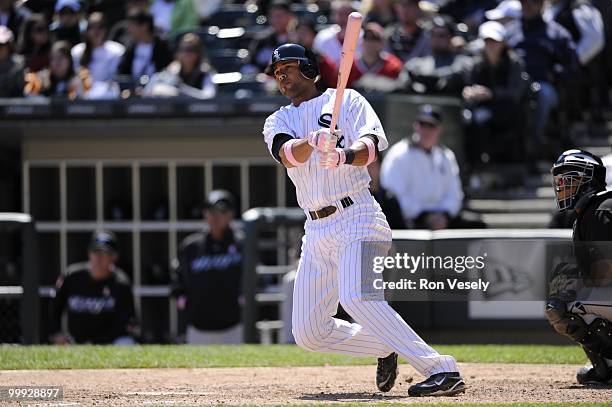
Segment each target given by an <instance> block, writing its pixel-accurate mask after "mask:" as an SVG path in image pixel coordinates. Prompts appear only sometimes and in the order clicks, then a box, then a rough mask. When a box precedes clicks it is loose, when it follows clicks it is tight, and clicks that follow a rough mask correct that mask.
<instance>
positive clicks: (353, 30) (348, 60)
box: [329, 11, 363, 132]
mask: <svg viewBox="0 0 612 407" xmlns="http://www.w3.org/2000/svg"><path fill="white" fill-rule="evenodd" d="M362 20H363V17H362V16H361V14H359V13H358V12H356V11H354V12H352V13H351V14H349V17H348V21H347V23H346V32H345V34H344V42H343V43H342V57H341V59H340V69H338V83H337V85H336V98H335V100H334V110H333V111H332V119H331V124H330V126H329V129H330V130H331V131H332V132H333V131H334V130H335V129H336V123H337V122H338V116H339V115H340V108H341V107H342V96H343V95H344V89H346V83H347V82H348V78H349V75H350V73H351V67H352V66H353V60H354V59H355V48H357V40H358V39H359V31H361V21H362Z"/></svg>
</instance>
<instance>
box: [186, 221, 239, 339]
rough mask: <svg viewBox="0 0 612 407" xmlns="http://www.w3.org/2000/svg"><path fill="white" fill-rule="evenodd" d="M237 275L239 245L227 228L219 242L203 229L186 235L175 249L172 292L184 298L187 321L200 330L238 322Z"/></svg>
mask: <svg viewBox="0 0 612 407" xmlns="http://www.w3.org/2000/svg"><path fill="white" fill-rule="evenodd" d="M241 275H242V254H241V248H240V244H239V239H238V238H237V234H236V233H234V232H233V231H232V230H231V229H228V230H227V231H226V233H225V235H224V236H223V238H222V239H221V240H220V241H216V240H213V239H212V238H211V236H210V234H209V233H207V232H201V233H194V234H193V235H190V236H187V237H186V238H185V240H183V242H182V243H181V247H180V250H179V255H178V269H177V270H176V276H175V278H176V285H175V288H174V293H175V294H177V295H183V294H184V295H185V296H186V297H187V305H186V312H187V319H188V322H189V324H190V325H192V326H194V327H195V328H197V329H200V330H203V331H215V330H223V329H228V328H231V327H232V326H235V325H236V324H238V323H239V322H240V304H239V297H240V292H241V287H240V284H241Z"/></svg>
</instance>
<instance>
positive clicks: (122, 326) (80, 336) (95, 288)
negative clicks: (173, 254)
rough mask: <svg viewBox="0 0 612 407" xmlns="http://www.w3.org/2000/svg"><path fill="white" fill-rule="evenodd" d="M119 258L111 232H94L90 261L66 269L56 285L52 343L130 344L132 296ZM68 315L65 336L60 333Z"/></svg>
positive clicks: (131, 333) (90, 244)
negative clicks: (119, 266)
mask: <svg viewBox="0 0 612 407" xmlns="http://www.w3.org/2000/svg"><path fill="white" fill-rule="evenodd" d="M118 256H119V252H118V248H117V240H116V238H115V235H114V234H113V233H112V232H96V233H94V234H93V236H92V238H91V241H90V243H89V262H83V263H76V264H73V265H71V266H70V267H68V270H67V272H66V274H65V275H63V276H60V277H59V278H58V280H57V283H56V294H55V299H54V301H53V305H52V309H51V312H52V318H51V332H53V334H52V335H51V337H50V339H51V342H53V343H55V344H58V345H64V344H68V343H93V344H110V343H112V344H120V345H128V344H133V343H134V339H133V337H132V335H133V333H134V332H135V331H136V324H135V313H134V297H133V296H132V287H131V285H130V280H129V278H128V276H127V275H126V274H125V273H124V272H123V270H121V269H119V268H118V267H117V266H116V265H115V263H116V262H117V259H118ZM64 311H66V313H67V314H68V335H66V334H64V333H63V332H62V330H61V320H62V315H63V313H64Z"/></svg>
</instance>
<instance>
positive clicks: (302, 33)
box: [289, 19, 338, 90]
mask: <svg viewBox="0 0 612 407" xmlns="http://www.w3.org/2000/svg"><path fill="white" fill-rule="evenodd" d="M316 35H317V30H316V28H315V23H314V21H312V20H310V19H302V20H300V21H298V23H297V24H296V26H295V29H294V30H292V31H291V32H290V33H289V40H290V42H293V43H295V44H300V45H301V46H303V47H305V48H307V49H310V50H312V47H313V44H314V39H315V36H316ZM313 52H314V51H313ZM315 55H316V57H317V60H318V61H319V73H320V74H321V79H320V80H319V82H318V84H319V85H320V86H321V88H322V90H325V89H327V88H335V87H336V83H337V82H338V67H337V66H336V65H335V64H334V63H333V62H332V61H331V60H330V59H329V58H327V57H326V56H325V55H321V54H317V53H316V52H315Z"/></svg>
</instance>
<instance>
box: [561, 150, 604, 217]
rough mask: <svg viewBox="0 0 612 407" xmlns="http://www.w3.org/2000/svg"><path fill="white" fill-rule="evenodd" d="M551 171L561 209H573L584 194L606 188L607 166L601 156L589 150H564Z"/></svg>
mask: <svg viewBox="0 0 612 407" xmlns="http://www.w3.org/2000/svg"><path fill="white" fill-rule="evenodd" d="M551 172H552V176H553V187H554V189H555V194H556V195H557V205H558V206H559V210H560V211H565V210H567V209H573V208H574V206H575V205H576V202H577V201H578V200H579V199H580V198H581V197H582V196H583V195H585V194H587V193H591V192H598V191H602V190H604V189H605V188H606V167H605V166H604V165H603V162H602V161H601V158H599V157H597V156H596V155H595V154H592V153H589V152H588V151H584V150H567V151H564V152H563V153H562V154H561V155H560V156H559V158H557V161H556V162H555V163H554V164H553V167H552V170H551Z"/></svg>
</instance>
